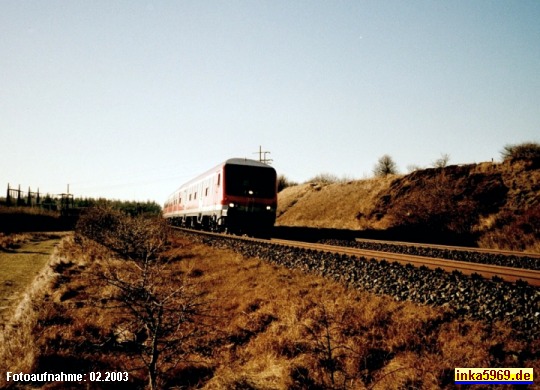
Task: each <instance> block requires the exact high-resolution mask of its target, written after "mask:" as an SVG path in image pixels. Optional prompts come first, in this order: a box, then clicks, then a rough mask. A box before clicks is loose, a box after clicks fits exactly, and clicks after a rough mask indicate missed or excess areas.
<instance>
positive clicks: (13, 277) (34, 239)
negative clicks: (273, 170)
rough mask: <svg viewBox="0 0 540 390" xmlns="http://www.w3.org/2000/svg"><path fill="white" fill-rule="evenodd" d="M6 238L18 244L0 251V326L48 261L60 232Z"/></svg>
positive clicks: (5, 237)
mask: <svg viewBox="0 0 540 390" xmlns="http://www.w3.org/2000/svg"><path fill="white" fill-rule="evenodd" d="M3 239H4V240H6V239H9V240H11V241H15V243H12V244H11V245H9V246H8V247H7V248H2V249H1V250H0V269H1V270H2V272H1V273H0V325H2V324H4V323H5V322H6V320H8V319H9V315H10V312H11V309H13V308H14V307H15V306H16V305H17V304H18V303H19V301H20V299H21V297H22V295H23V293H24V291H25V290H26V289H27V288H28V287H29V286H30V284H31V283H32V281H33V280H34V278H35V277H36V276H37V274H38V273H39V272H40V271H41V270H42V269H43V267H44V266H45V264H47V262H48V261H49V259H50V256H51V254H52V252H53V250H54V247H55V245H56V244H57V243H58V242H59V239H60V235H58V234H54V235H53V234H25V235H23V236H21V235H19V236H18V237H13V236H4V237H3ZM19 240H20V241H19Z"/></svg>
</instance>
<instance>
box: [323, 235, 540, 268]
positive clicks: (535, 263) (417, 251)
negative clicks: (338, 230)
mask: <svg viewBox="0 0 540 390" xmlns="http://www.w3.org/2000/svg"><path fill="white" fill-rule="evenodd" d="M321 244H328V245H338V246H347V247H350V248H359V249H369V250H375V251H381V252H392V253H402V254H408V255H416V256H426V257H432V258H437V259H446V260H457V261H468V262H471V263H482V264H492V265H500V266H503V267H514V268H524V269H533V270H540V259H538V258H535V257H531V256H527V255H523V256H516V255H504V254H491V253H482V252H475V251H463V250H454V249H440V248H429V247H424V246H411V245H399V244H388V243H378V242H369V241H347V240H321Z"/></svg>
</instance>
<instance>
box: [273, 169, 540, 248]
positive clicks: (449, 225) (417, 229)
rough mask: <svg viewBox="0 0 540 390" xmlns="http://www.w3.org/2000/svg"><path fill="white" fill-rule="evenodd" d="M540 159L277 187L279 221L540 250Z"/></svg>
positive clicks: (360, 232) (408, 238)
mask: <svg viewBox="0 0 540 390" xmlns="http://www.w3.org/2000/svg"><path fill="white" fill-rule="evenodd" d="M539 192H540V164H539V163H538V162H536V163H535V162H533V161H521V160H520V161H505V162H503V163H480V164H469V165H461V166H448V167H445V168H436V169H435V168H431V169H420V170H417V171H414V172H412V173H410V174H407V175H389V176H387V177H384V178H373V179H367V180H358V181H349V182H347V183H324V182H314V183H307V184H302V185H298V186H293V187H288V188H286V189H284V190H283V191H281V192H280V193H279V199H278V210H277V225H278V226H291V227H313V228H332V229H350V230H356V231H358V235H359V236H362V235H365V236H366V237H368V238H369V237H373V238H383V239H392V240H398V241H399V240H401V241H415V242H436V243H441V244H458V245H467V246H469V245H472V246H479V247H483V248H497V249H509V250H517V251H530V252H540V223H539V221H540V197H539V196H538V194H539Z"/></svg>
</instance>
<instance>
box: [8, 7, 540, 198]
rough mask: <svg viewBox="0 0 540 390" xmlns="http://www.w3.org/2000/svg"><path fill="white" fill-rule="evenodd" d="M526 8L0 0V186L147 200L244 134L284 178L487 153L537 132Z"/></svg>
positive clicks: (483, 157) (539, 26) (242, 140)
mask: <svg viewBox="0 0 540 390" xmlns="http://www.w3.org/2000/svg"><path fill="white" fill-rule="evenodd" d="M539 21H540V1H537V0H533V1H526V0H490V1H480V0H466V1H459V0H458V1H454V0H452V1H413V0H411V1H401V0H400V1H389V0H375V1H362V0H354V1H340V0H335V1H326V0H325V1H314V0H310V1H294V0H284V1H276V0H272V1H235V0H227V1H196V0H194V1H182V0H178V1H135V0H125V1H114V0H106V1H77V0H74V1H68V0H65V1H54V0H51V1H41V0H20V1H19V0H4V1H1V2H0V186H2V187H3V188H5V187H6V186H7V183H11V185H18V184H21V186H22V188H23V189H24V190H26V189H27V188H28V186H31V187H32V189H33V190H35V189H36V188H37V187H39V188H40V189H41V191H44V192H50V193H60V192H65V190H66V186H67V184H68V183H69V184H70V191H71V192H72V193H74V194H75V196H92V197H97V196H104V197H109V198H116V199H124V200H141V201H144V200H155V201H157V202H159V203H162V202H163V201H164V200H165V198H166V197H167V196H168V195H169V194H170V193H171V192H172V191H173V190H174V189H176V188H177V187H178V186H179V185H180V184H182V183H183V182H185V181H187V180H189V179H191V178H192V177H193V176H195V175H197V174H199V173H201V172H202V171H205V170H206V169H208V168H211V167H212V166H214V165H216V164H218V163H220V162H222V161H223V160H225V159H227V158H231V157H248V158H257V157H258V156H257V155H256V154H255V152H256V151H257V150H258V148H259V145H262V147H263V149H264V150H265V151H270V152H271V154H270V155H267V157H269V158H272V159H273V160H274V161H273V165H274V167H275V168H276V169H277V170H278V173H282V174H285V175H286V176H287V177H288V178H289V179H291V180H295V181H299V182H303V181H305V180H308V179H309V178H311V177H313V176H315V175H317V174H320V173H332V174H334V175H337V176H339V177H341V176H347V177H350V178H363V177H370V176H372V169H373V166H374V165H375V163H376V162H377V159H378V158H379V157H381V156H382V155H383V154H389V155H390V156H392V157H393V158H394V160H395V161H396V163H397V164H398V167H399V168H400V170H401V172H404V173H406V172H407V167H408V166H410V165H417V166H425V167H427V166H430V165H431V164H432V162H433V161H434V160H436V159H437V158H439V157H440V155H441V154H442V153H447V154H449V155H450V163H454V164H460V163H473V162H481V161H491V159H492V158H494V159H495V160H498V159H500V151H501V149H502V148H503V146H504V145H506V144H514V143H520V142H524V141H535V142H539V141H540V22H539ZM2 187H0V190H1V191H3V192H5V189H2ZM3 192H0V194H2V195H3Z"/></svg>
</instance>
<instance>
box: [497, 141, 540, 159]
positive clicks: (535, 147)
mask: <svg viewBox="0 0 540 390" xmlns="http://www.w3.org/2000/svg"><path fill="white" fill-rule="evenodd" d="M501 156H502V158H503V160H504V161H520V160H527V161H535V162H540V144H538V143H535V142H525V143H522V144H518V145H506V146H505V147H504V148H503V150H502V151H501Z"/></svg>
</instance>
